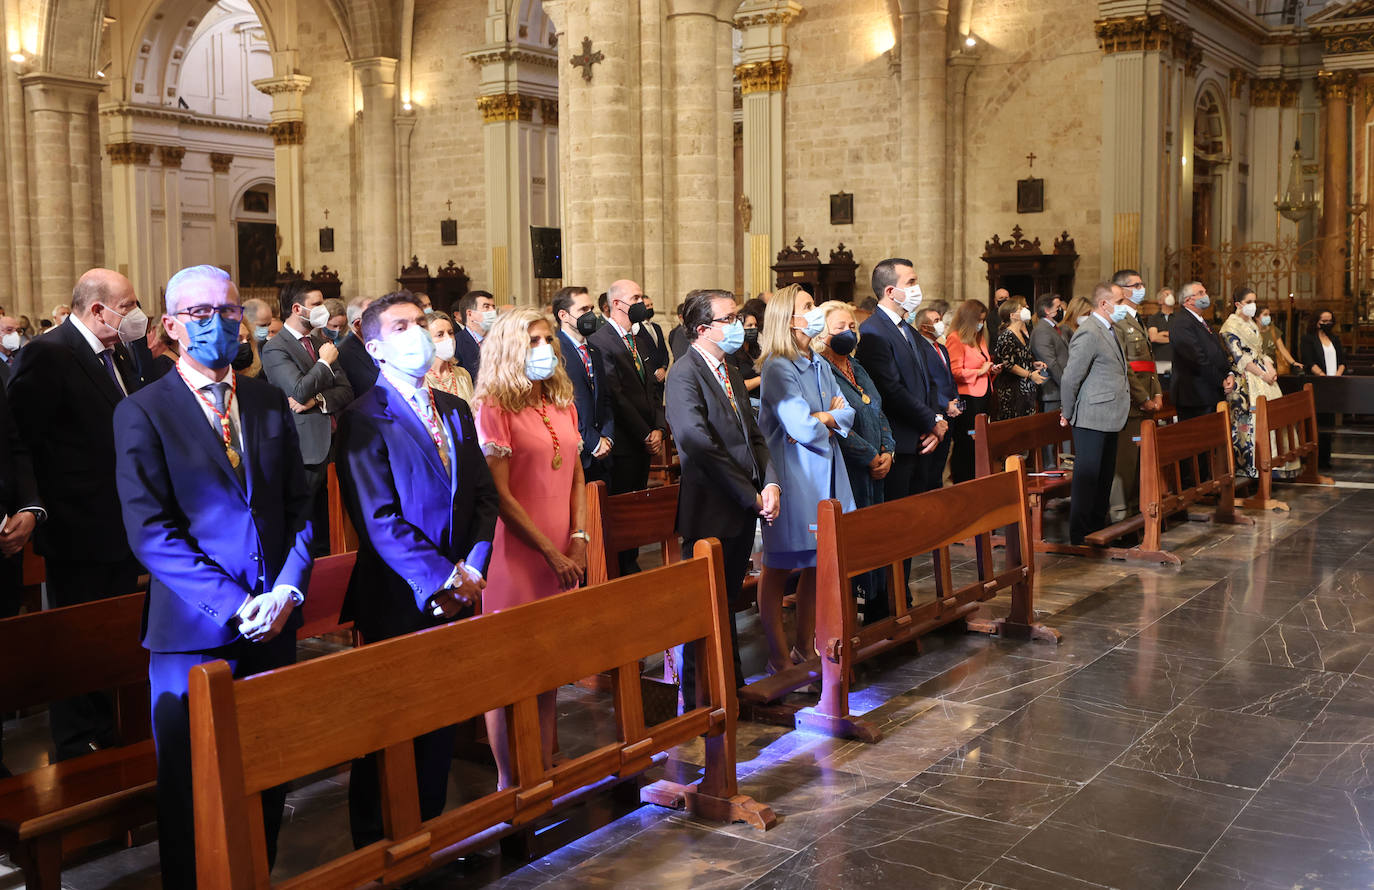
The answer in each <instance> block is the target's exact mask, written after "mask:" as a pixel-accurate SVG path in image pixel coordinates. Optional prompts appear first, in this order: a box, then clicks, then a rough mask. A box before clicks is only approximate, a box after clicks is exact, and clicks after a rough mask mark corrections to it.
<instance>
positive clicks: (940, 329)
mask: <svg viewBox="0 0 1374 890" xmlns="http://www.w3.org/2000/svg"><path fill="white" fill-rule="evenodd" d="M944 335H945V323H944V322H943V321H937V322H935V336H936V337H937V338H939V337H943V336H944Z"/></svg>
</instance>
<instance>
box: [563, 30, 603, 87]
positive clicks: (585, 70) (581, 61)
mask: <svg viewBox="0 0 1374 890" xmlns="http://www.w3.org/2000/svg"><path fill="white" fill-rule="evenodd" d="M604 61H606V56H605V55H604V54H602V52H601V50H597V51H596V52H592V39H591V38H590V37H583V38H582V55H580V56H573V57H572V58H571V59H569V60H568V64H570V65H572V66H573V67H574V68H581V69H582V79H583V80H585V81H587V83H591V82H592V66H593V65H595V64H596V63H597V62H604Z"/></svg>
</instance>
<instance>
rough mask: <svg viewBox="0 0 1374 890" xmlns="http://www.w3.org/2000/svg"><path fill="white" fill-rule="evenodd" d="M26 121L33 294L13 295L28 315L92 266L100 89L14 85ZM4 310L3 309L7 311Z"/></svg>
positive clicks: (49, 83)
mask: <svg viewBox="0 0 1374 890" xmlns="http://www.w3.org/2000/svg"><path fill="white" fill-rule="evenodd" d="M20 81H21V83H22V84H23V89H24V106H25V109H26V111H27V118H28V127H27V130H28V146H27V155H28V170H29V182H28V184H29V202H30V206H31V207H32V208H33V215H32V218H31V220H30V227H31V228H30V231H31V241H32V244H33V246H34V257H35V264H34V265H35V268H34V273H35V274H34V278H35V279H36V281H37V283H38V292H37V293H33V292H31V291H23V292H20V293H18V294H16V295H15V297H16V300H15V302H16V305H18V306H20V307H22V309H23V311H25V312H26V313H28V314H30V315H32V314H34V313H37V314H39V315H42V314H44V312H43V307H46V306H51V305H55V304H57V303H61V302H65V301H66V300H67V299H68V298H69V297H70V296H71V289H72V285H73V284H74V283H75V282H76V279H77V278H78V277H79V276H80V275H81V273H82V272H85V271H86V269H88V268H90V266H91V265H92V264H93V263H94V261H95V257H96V256H97V250H96V246H95V232H96V226H95V223H94V220H95V219H96V218H97V217H98V216H99V215H100V203H99V201H98V200H97V199H96V195H97V191H96V190H94V189H93V188H92V181H93V176H92V171H93V169H95V168H96V167H97V166H98V165H97V163H96V162H95V160H94V159H93V158H92V157H91V154H92V150H93V149H92V141H91V138H90V134H91V116H92V115H93V114H94V112H95V103H96V97H97V96H98V95H99V93H100V91H101V89H103V88H104V84H103V83H101V82H99V81H92V80H88V79H85V78H77V77H66V76H62V75H55V74H30V75H26V76H24V77H22V78H21V79H20ZM7 308H8V307H7Z"/></svg>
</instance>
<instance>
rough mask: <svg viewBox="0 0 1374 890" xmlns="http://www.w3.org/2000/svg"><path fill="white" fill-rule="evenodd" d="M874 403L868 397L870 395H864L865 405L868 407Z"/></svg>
mask: <svg viewBox="0 0 1374 890" xmlns="http://www.w3.org/2000/svg"><path fill="white" fill-rule="evenodd" d="M872 401H873V400H872V399H870V398H869V397H868V394H867V393H865V394H864V404H865V405H867V404H869V403H870V402H872Z"/></svg>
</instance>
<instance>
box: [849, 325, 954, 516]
mask: <svg viewBox="0 0 1374 890" xmlns="http://www.w3.org/2000/svg"><path fill="white" fill-rule="evenodd" d="M943 317H944V311H943V310H941V309H940V308H939V307H938V306H936V305H935V304H934V303H932V304H930V305H928V306H922V307H921V308H920V309H917V310H916V321H917V330H918V331H919V333H920V335H921V336H920V337H919V338H917V341H916V342H917V345H919V346H920V349H919V352H920V354H921V358H922V360H923V361H924V362H925V367H926V371H927V374H926V376H927V377H929V378H930V382H931V389H930V394H931V397H930V398H929V399H928V400H927V402H926V404H927V405H928V406H929V407H930V410H932V411H934V412H935V413H936V414H937V415H941V416H944V417H947V418H954V417H958V416H959V388H958V386H957V385H956V384H955V382H954V370H953V367H952V366H951V365H950V362H949V350H948V349H945V344H943V343H941V342H940V339H939V336H940V334H941V333H942V330H943V328H944V324H945V323H944V318H943ZM864 370H868V369H867V368H865V369H864ZM950 445H951V442H950V438H949V436H945V437H944V438H942V439H941V440H940V444H939V446H938V447H936V449H935V450H934V451H932V452H931V453H930V454H929V455H927V456H926V457H925V458H924V459H923V460H922V461H921V463H922V464H923V465H924V467H923V469H924V470H925V478H924V481H923V482H922V484H921V490H922V491H934V490H935V489H937V488H939V487H941V486H942V485H944V478H945V463H946V461H948V460H949V448H950Z"/></svg>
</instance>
